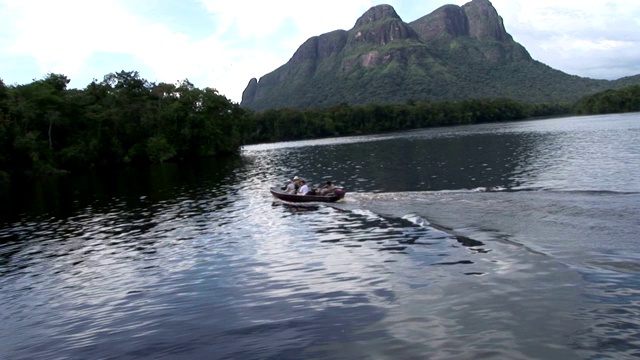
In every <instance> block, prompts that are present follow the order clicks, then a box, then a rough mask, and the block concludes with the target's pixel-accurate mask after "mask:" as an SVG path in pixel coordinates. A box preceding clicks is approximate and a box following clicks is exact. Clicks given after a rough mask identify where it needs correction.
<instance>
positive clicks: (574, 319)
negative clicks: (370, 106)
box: [0, 113, 640, 360]
mask: <svg viewBox="0 0 640 360" xmlns="http://www.w3.org/2000/svg"><path fill="white" fill-rule="evenodd" d="M294 175H298V176H301V177H303V178H305V179H307V180H308V181H309V182H310V183H312V184H321V183H323V182H324V181H326V180H328V179H331V180H334V181H335V182H336V183H338V184H339V185H342V186H344V188H345V189H346V191H347V195H346V197H345V199H344V200H343V201H341V202H338V203H335V204H308V205H305V206H299V205H297V206H296V205H292V204H287V203H283V202H281V201H279V200H277V199H275V198H273V197H272V196H271V195H270V193H269V192H268V188H269V186H270V185H282V184H284V182H286V181H287V179H290V178H291V177H293V176H294ZM0 204H1V210H0V359H563V360H566V359H631V358H639V357H640V114H638V113H635V114H625V115H609V116H590V117H570V118H558V119H546V120H536V121H525V122H513V123H503V124H484V125H473V126H460V127H448V128H435V129H425V130H417V131H410V132H402V133H392V134H385V135H379V136H362V137H347V138H335V139H324V140H315V141H302V142H289V143H277V144H265V145H254V146H247V147H245V148H244V149H243V151H242V153H241V155H240V156H239V157H237V158H233V159H227V160H224V161H222V160H218V161H208V162H201V163H198V164H163V165H157V166H152V167H149V168H145V169H130V170H127V171H122V172H120V173H117V172H115V173H114V172H102V173H99V172H96V173H94V174H91V175H87V176H77V177H73V176H70V177H67V178H64V179H60V180H51V181H48V182H40V183H38V184H29V183H20V184H14V185H12V186H11V187H10V188H7V187H5V188H3V189H2V193H1V194H0Z"/></svg>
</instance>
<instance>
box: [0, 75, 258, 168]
mask: <svg viewBox="0 0 640 360" xmlns="http://www.w3.org/2000/svg"><path fill="white" fill-rule="evenodd" d="M68 83H69V79H68V78H67V77H66V76H64V75H59V74H48V75H47V76H46V77H45V78H44V79H42V80H34V81H33V82H32V83H30V84H26V85H13V86H6V85H5V84H4V83H3V82H2V81H0V149H1V151H0V180H2V179H4V180H7V179H8V178H10V177H11V176H13V175H27V176H40V175H48V174H55V173H61V172H66V171H73V170H81V169H87V168H89V167H96V166H104V165H121V164H125V163H136V162H161V161H166V160H170V159H180V158H191V157H196V156H210V155H216V154H221V153H228V152H234V151H237V149H238V148H239V147H240V145H241V144H242V143H243V142H245V141H246V139H244V138H242V136H243V134H246V133H247V130H246V128H244V126H246V125H247V123H248V122H247V118H246V112H245V111H244V110H243V109H241V108H240V106H239V105H237V104H234V103H232V102H231V101H229V100H228V99H227V98H226V97H224V96H222V95H220V94H218V92H217V91H216V90H213V89H209V88H206V89H204V90H201V89H197V88H195V87H194V86H193V84H191V83H190V82H189V81H188V80H184V81H182V82H179V83H178V84H175V85H173V84H167V83H159V84H155V83H151V82H148V81H147V80H145V79H142V78H141V77H140V76H139V74H138V73H137V72H135V71H134V72H125V71H121V72H118V73H114V74H108V75H106V76H105V77H104V79H103V80H102V81H100V82H98V81H97V80H94V81H93V82H92V83H91V84H89V85H88V86H87V87H86V88H85V89H83V90H76V89H67V84H68Z"/></svg>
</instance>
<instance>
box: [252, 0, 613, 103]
mask: <svg viewBox="0 0 640 360" xmlns="http://www.w3.org/2000/svg"><path fill="white" fill-rule="evenodd" d="M607 86H610V87H613V86H614V85H611V82H606V81H604V80H603V81H596V80H591V79H583V78H579V77H576V76H570V75H567V74H565V73H562V72H560V71H558V70H554V69H551V68H550V67H548V66H546V65H544V64H542V63H539V62H537V61H535V60H533V59H532V58H531V56H530V55H529V53H528V52H527V50H526V49H525V48H524V47H523V46H522V45H520V44H518V43H517V42H515V41H514V40H513V38H512V37H511V35H509V33H508V32H507V31H506V29H505V26H504V24H503V20H502V18H501V17H500V15H499V14H498V13H497V11H496V10H495V8H494V7H493V5H492V4H491V2H490V1H489V0H472V1H471V2H469V3H467V4H465V5H463V6H457V5H444V6H442V7H440V8H438V9H436V10H435V11H434V12H432V13H430V14H428V15H426V16H423V17H421V18H419V19H418V20H415V21H413V22H411V23H405V22H404V21H402V19H401V18H400V17H399V16H398V14H397V13H396V11H395V10H394V9H393V7H391V6H389V5H378V6H374V7H372V8H371V9H369V10H368V11H366V12H365V13H364V14H363V15H362V16H361V17H360V18H358V19H357V20H356V22H355V25H354V26H353V28H351V29H350V30H336V31H332V32H329V33H326V34H322V35H319V36H314V37H311V38H310V39H308V40H307V41H305V42H304V43H303V44H302V45H301V46H300V47H299V48H298V50H297V51H296V52H295V53H294V54H293V56H292V57H291V59H290V60H289V61H288V62H287V63H286V64H284V65H283V66H281V67H279V68H278V69H276V70H274V71H272V72H271V73H269V74H266V75H264V76H263V77H261V78H260V80H259V81H258V80H257V79H255V78H254V79H251V80H250V81H249V84H248V85H247V88H246V89H245V91H244V92H243V94H242V103H241V105H242V106H244V107H248V108H251V109H254V110H265V109H271V108H283V107H296V108H313V107H327V106H332V105H335V104H339V103H349V104H351V105H357V104H369V103H393V102H406V101H408V100H426V101H444V100H456V99H465V98H487V97H488V98H495V97H508V98H513V99H517V100H522V101H529V102H553V101H571V99H575V98H577V97H579V96H582V95H584V94H586V93H589V92H595V91H600V90H603V89H604V88H606V87H607Z"/></svg>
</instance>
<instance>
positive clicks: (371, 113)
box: [248, 99, 571, 142]
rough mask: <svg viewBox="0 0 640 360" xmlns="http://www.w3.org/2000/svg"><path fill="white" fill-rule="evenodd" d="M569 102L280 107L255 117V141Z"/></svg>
mask: <svg viewBox="0 0 640 360" xmlns="http://www.w3.org/2000/svg"><path fill="white" fill-rule="evenodd" d="M570 111H571V106H570V105H568V104H554V105H531V104H525V103H521V102H518V101H515V100H510V99H477V100H461V101H450V102H437V103H431V102H409V103H407V104H372V105H360V106H349V105H347V104H341V105H337V106H332V107H329V108H326V109H317V110H314V109H309V110H296V109H277V110H267V111H264V112H259V113H254V114H253V115H252V116H251V122H252V123H253V126H252V128H253V132H252V133H251V134H249V136H248V139H251V141H252V142H274V141H286V140H298V139H311V138H319V137H329V136H343V135H361V134H375V133H381V132H388V131H396V130H408V129H418V128H426V127H433V126H449V125H463V124H478V123H486V122H500V121H513V120H521V119H525V118H530V117H543V116H554V115H564V114H568V113H569V112H570Z"/></svg>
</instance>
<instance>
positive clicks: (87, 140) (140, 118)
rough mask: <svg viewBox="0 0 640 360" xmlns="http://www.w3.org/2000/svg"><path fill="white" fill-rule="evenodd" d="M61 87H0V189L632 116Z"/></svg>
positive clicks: (131, 76)
mask: <svg viewBox="0 0 640 360" xmlns="http://www.w3.org/2000/svg"><path fill="white" fill-rule="evenodd" d="M68 83H69V79H68V78H67V77H66V76H64V75H59V74H48V75H47V76H46V77H45V78H43V79H41V80H34V81H33V82H32V83H30V84H26V85H10V86H7V85H5V84H4V83H3V82H2V81H1V80H0V149H1V152H0V182H2V181H6V180H8V179H10V178H11V177H13V176H20V175H27V176H31V177H34V176H42V175H51V174H60V173H66V172H69V171H83V170H86V169H88V168H93V167H103V166H124V165H126V164H136V163H154V162H163V161H177V160H188V159H193V158H197V157H205V156H215V155H221V154H230V153H237V152H238V151H239V149H240V147H241V145H243V144H253V143H262V142H275V141H287V140H301V139H312V138H321V137H330V136H346V135H359V134H374V133H380V132H387V131H396V130H408V129H417V128H425V127H433V126H448V125H462V124H477V123H485V122H500V121H513V120H521V119H526V118H532V117H546V116H557V115H566V114H570V113H572V112H573V111H577V112H579V113H581V114H586V113H603V112H621V111H637V110H640V107H639V99H640V86H630V87H628V88H623V89H620V90H616V91H606V92H603V93H600V94H596V95H593V96H589V97H585V98H584V99H582V100H581V101H580V102H579V103H578V104H577V105H575V108H574V107H573V104H542V105H532V104H527V103H522V102H518V101H515V100H510V99H474V100H461V101H449V102H437V103H432V102H415V101H410V102H408V103H406V104H370V105H359V106H350V105H348V104H340V105H336V106H332V107H329V108H324V109H311V110H298V109H293V108H289V109H278V110H267V111H263V112H254V111H251V110H249V109H245V108H241V107H240V106H239V105H238V104H236V103H233V102H231V101H230V100H229V99H227V98H226V97H224V96H222V95H220V94H219V93H218V92H217V91H216V90H214V89H211V88H205V89H204V90H202V89H198V88H195V87H194V85H193V84H191V83H190V82H189V81H188V80H184V81H181V82H178V83H177V84H167V83H158V84H156V83H152V82H149V81H147V80H145V79H142V78H141V77H140V76H139V74H138V73H137V72H135V71H133V72H125V71H121V72H117V73H112V74H108V75H106V76H105V77H104V79H103V80H102V81H99V82H98V81H97V80H94V81H93V82H92V83H90V84H89V85H88V86H87V87H86V88H85V89H81V90H78V89H67V85H68Z"/></svg>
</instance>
